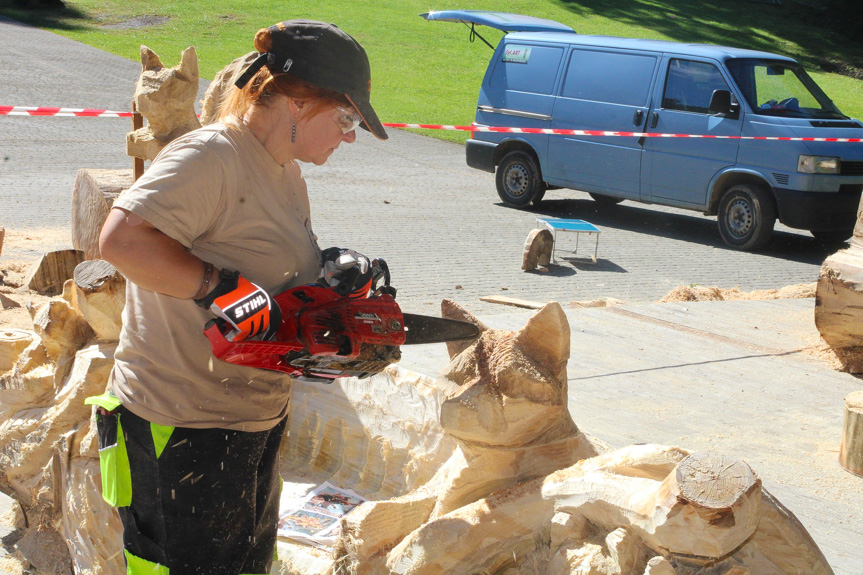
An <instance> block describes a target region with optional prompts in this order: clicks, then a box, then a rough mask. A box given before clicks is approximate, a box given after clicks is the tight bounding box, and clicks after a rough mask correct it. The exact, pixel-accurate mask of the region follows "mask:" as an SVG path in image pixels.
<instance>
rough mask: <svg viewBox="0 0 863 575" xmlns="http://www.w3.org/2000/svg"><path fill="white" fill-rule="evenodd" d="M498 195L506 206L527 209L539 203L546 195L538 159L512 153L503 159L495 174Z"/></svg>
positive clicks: (519, 153) (525, 153) (529, 155)
mask: <svg viewBox="0 0 863 575" xmlns="http://www.w3.org/2000/svg"><path fill="white" fill-rule="evenodd" d="M495 184H496V185H497V195H498V196H500V199H501V200H502V201H503V203H504V204H506V205H507V206H510V207H513V208H526V207H527V206H528V205H530V204H531V203H533V204H534V205H535V204H537V203H539V201H540V200H541V199H542V197H543V196H544V195H545V188H546V186H545V182H543V181H542V176H540V173H539V166H538V165H537V163H536V159H535V158H534V157H533V156H532V155H531V154H528V153H527V152H510V153H508V154H507V155H505V156H504V157H503V159H502V160H501V161H500V164H499V165H498V167H497V173H496V174H495Z"/></svg>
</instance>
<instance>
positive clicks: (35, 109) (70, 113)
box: [0, 106, 863, 143]
mask: <svg viewBox="0 0 863 575" xmlns="http://www.w3.org/2000/svg"><path fill="white" fill-rule="evenodd" d="M0 116H58V117H59V116H62V117H91V118H95V117H100V118H129V117H131V116H132V112H113V111H111V110H90V109H85V108H51V107H47V106H0ZM384 126H386V127H388V128H414V129H420V130H452V131H461V132H495V133H507V134H545V135H553V136H593V137H607V136H619V137H626V138H703V139H710V140H776V141H780V142H851V143H860V142H863V138H791V137H783V136H775V137H774V136H716V135H713V134H665V133H655V132H611V131H606V130H560V129H554V128H505V127H497V126H477V125H471V126H451V125H445V124H396V123H387V122H384Z"/></svg>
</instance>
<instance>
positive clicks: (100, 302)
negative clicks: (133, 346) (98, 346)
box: [74, 260, 126, 341]
mask: <svg viewBox="0 0 863 575" xmlns="http://www.w3.org/2000/svg"><path fill="white" fill-rule="evenodd" d="M74 279H75V286H76V290H75V293H76V297H75V304H76V306H77V308H78V311H80V312H81V314H82V315H83V316H84V319H85V320H87V323H88V324H90V327H91V328H93V331H94V332H95V334H96V337H97V338H99V339H100V340H102V341H117V340H119V339H120V328H121V327H122V325H123V319H122V313H123V306H124V305H125V303H126V279H125V278H124V277H123V276H122V275H121V274H120V272H118V271H117V269H116V268H115V267H114V266H112V265H111V264H110V263H108V262H106V261H104V260H89V261H85V262H81V263H80V264H78V266H77V267H76V268H75V277H74Z"/></svg>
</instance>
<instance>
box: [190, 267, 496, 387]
mask: <svg viewBox="0 0 863 575" xmlns="http://www.w3.org/2000/svg"><path fill="white" fill-rule="evenodd" d="M373 269H374V273H373V276H372V277H373V280H372V284H371V287H370V289H369V290H368V293H369V295H368V297H359V298H358V297H356V295H354V297H351V296H350V294H349V293H346V290H345V286H346V285H348V284H346V283H344V282H342V283H341V284H340V285H339V286H335V287H325V286H323V285H319V284H310V285H304V286H299V287H295V288H292V289H290V290H287V291H284V292H282V293H280V294H278V295H276V296H275V297H274V298H273V300H274V301H275V302H276V303H277V304H278V306H279V308H280V309H281V311H282V320H281V324H280V326H279V329H278V330H277V331H276V333H275V335H274V336H273V337H272V338H271V339H270V340H267V341H259V340H242V341H236V342H232V341H229V340H228V339H227V338H226V337H225V331H226V329H227V328H226V322H225V321H224V320H221V319H213V320H210V321H209V322H207V325H206V326H205V328H204V334H205V335H206V336H207V338H208V339H209V340H210V345H211V346H212V348H213V355H214V356H215V357H216V358H217V359H220V360H222V361H226V362H228V363H233V364H237V365H245V366H249V367H257V368H261V369H269V370H274V371H281V372H284V373H287V374H289V375H291V376H294V377H297V378H299V379H304V380H311V381H317V382H323V383H330V382H332V380H333V379H335V378H338V377H347V376H355V377H368V376H370V375H373V374H375V373H379V372H380V371H382V370H383V369H384V368H385V367H386V366H387V365H389V364H391V363H395V362H397V361H398V360H399V359H401V352H400V350H399V346H401V345H412V344H422V343H438V342H445V341H456V340H464V339H474V338H476V337H478V336H479V329H478V328H477V326H475V325H474V324H472V323H468V322H464V321H457V320H450V319H443V318H438V317H432V316H423V315H415V314H407V313H402V311H401V308H400V307H399V305H398V304H397V303H396V301H395V294H396V290H395V288H393V287H392V286H390V274H389V269H388V268H387V265H386V263H385V262H384V261H383V260H381V259H376V260H374V261H373ZM380 278H383V279H384V284H383V285H382V286H380V287H377V283H378V281H379V280H380Z"/></svg>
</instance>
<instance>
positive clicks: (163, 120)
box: [135, 46, 198, 138]
mask: <svg viewBox="0 0 863 575" xmlns="http://www.w3.org/2000/svg"><path fill="white" fill-rule="evenodd" d="M141 67H142V70H141V76H140V78H139V79H138V85H137V88H136V90H135V106H136V107H137V109H138V111H139V112H140V113H141V114H142V115H143V116H144V117H145V118H147V122H148V123H149V126H150V129H151V130H152V132H153V134H154V135H155V136H156V137H160V138H162V137H165V136H167V135H168V134H170V133H172V132H174V130H175V129H176V127H177V126H182V125H186V124H188V123H197V118H196V117H195V98H196V97H197V95H198V55H197V53H196V52H195V48H194V47H189V48H186V49H185V50H184V51H183V55H182V57H181V59H180V63H179V64H177V65H176V66H174V67H173V68H165V66H164V64H162V61H161V60H160V59H159V56H158V55H157V54H156V53H155V52H153V51H152V50H150V49H149V48H147V47H146V46H141Z"/></svg>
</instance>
